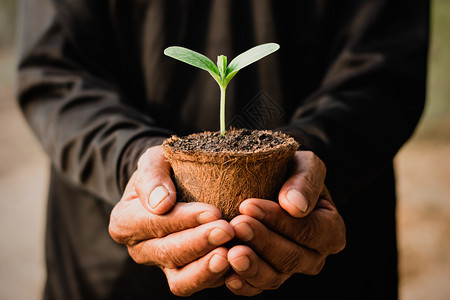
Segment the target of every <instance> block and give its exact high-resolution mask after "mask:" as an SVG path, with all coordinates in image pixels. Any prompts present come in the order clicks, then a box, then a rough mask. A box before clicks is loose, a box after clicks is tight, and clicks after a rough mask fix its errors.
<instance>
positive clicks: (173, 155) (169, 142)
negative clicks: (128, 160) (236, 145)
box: [162, 131, 299, 163]
mask: <svg viewBox="0 0 450 300" xmlns="http://www.w3.org/2000/svg"><path fill="white" fill-rule="evenodd" d="M264 132H267V133H271V134H272V133H273V132H272V131H264ZM204 133H209V132H204ZM194 134H195V133H194ZM280 134H281V136H282V137H283V138H285V143H283V144H280V145H277V146H275V147H271V148H268V149H256V150H254V151H221V152H212V151H205V150H189V151H187V150H179V149H177V150H175V149H174V147H173V143H174V142H175V141H177V140H179V139H180V137H178V136H176V135H173V136H172V137H170V138H168V139H166V140H165V141H164V142H163V144H162V148H163V151H164V153H165V155H166V158H167V159H168V160H172V159H175V160H178V161H191V162H208V163H224V162H227V161H230V160H241V159H245V160H249V161H258V160H264V159H267V158H269V157H271V156H275V155H277V154H281V153H290V152H295V151H297V149H298V148H299V144H298V143H297V142H296V141H295V140H294V138H292V137H291V136H289V135H287V134H284V133H280Z"/></svg>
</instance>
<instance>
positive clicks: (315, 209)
mask: <svg viewBox="0 0 450 300" xmlns="http://www.w3.org/2000/svg"><path fill="white" fill-rule="evenodd" d="M325 173H326V168H325V165H324V164H323V163H322V161H321V160H320V159H319V158H318V157H317V156H316V155H314V154H313V153H312V152H309V151H297V152H296V154H295V160H294V166H293V168H292V173H291V174H290V177H289V178H288V180H287V181H286V182H285V183H284V185H283V186H282V188H281V190H280V192H279V195H278V203H277V202H274V201H270V200H264V199H247V200H245V201H244V202H242V204H241V205H240V207H239V211H240V213H241V214H240V215H238V216H237V217H235V218H234V219H232V220H231V221H230V222H227V221H225V220H223V219H222V218H221V213H220V212H219V210H218V209H217V208H215V207H214V206H211V205H208V204H204V203H198V202H191V203H183V202H177V201H176V200H177V199H176V198H177V197H176V190H175V186H174V184H173V182H172V179H171V167H170V165H169V163H168V162H167V161H166V160H165V158H164V156H163V153H162V149H161V147H160V146H156V147H152V148H149V149H148V150H147V151H146V152H145V153H144V154H143V155H142V156H141V157H140V159H139V162H138V168H137V170H136V171H135V173H134V174H133V176H132V177H131V179H130V180H129V182H128V185H127V187H126V189H125V192H124V193H123V196H122V199H121V200H120V202H119V203H118V204H117V205H116V206H115V208H114V209H113V211H112V213H111V220H110V225H109V232H110V235H111V236H112V238H113V239H114V240H115V241H116V242H118V243H121V244H125V245H126V246H127V248H128V252H129V254H130V256H131V257H132V258H133V259H134V261H136V262H137V263H139V264H144V265H156V266H159V267H160V268H161V269H162V270H163V271H164V273H165V275H166V277H167V281H168V284H169V287H170V289H171V291H172V293H174V294H175V295H178V296H189V295H191V294H193V293H195V292H198V291H200V290H203V289H206V288H214V287H219V286H222V285H223V284H225V285H226V286H227V288H228V289H229V290H231V291H232V292H233V293H234V294H237V295H243V296H252V295H256V294H259V293H261V292H262V291H264V290H272V289H277V288H278V287H280V286H281V285H282V284H283V282H285V281H286V280H287V279H288V278H289V277H291V276H292V275H293V274H296V273H302V274H307V275H315V274H318V273H319V272H320V271H321V270H322V268H323V266H324V264H325V259H326V257H327V256H328V255H330V254H335V253H338V252H340V251H341V250H342V249H343V248H344V247H345V225H344V221H343V219H342V217H341V215H340V214H339V212H338V211H337V209H336V206H335V205H334V203H333V201H332V200H331V197H330V194H329V192H328V190H327V188H326V187H325V184H324V181H325ZM233 239H236V240H238V241H239V243H236V245H235V246H233V247H231V248H230V249H229V248H227V247H226V244H227V243H228V242H229V241H231V240H233Z"/></svg>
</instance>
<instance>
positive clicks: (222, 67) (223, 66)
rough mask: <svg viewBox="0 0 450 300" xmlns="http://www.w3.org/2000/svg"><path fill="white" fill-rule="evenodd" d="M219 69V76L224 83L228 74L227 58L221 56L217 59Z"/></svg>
mask: <svg viewBox="0 0 450 300" xmlns="http://www.w3.org/2000/svg"><path fill="white" fill-rule="evenodd" d="M217 67H218V68H219V74H220V77H221V78H222V81H223V80H224V79H225V77H226V72H227V57H226V56H224V55H219V56H218V57H217Z"/></svg>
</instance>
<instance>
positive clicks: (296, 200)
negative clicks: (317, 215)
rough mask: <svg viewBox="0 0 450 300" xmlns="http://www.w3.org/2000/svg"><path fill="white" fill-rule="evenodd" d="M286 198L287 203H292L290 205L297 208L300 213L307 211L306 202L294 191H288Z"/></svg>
mask: <svg viewBox="0 0 450 300" xmlns="http://www.w3.org/2000/svg"><path fill="white" fill-rule="evenodd" d="M286 198H287V200H288V201H289V202H291V203H292V205H294V206H295V207H297V208H298V209H299V210H301V211H302V212H306V210H308V202H307V201H306V199H305V197H304V196H303V195H302V194H301V193H300V192H299V191H297V190H296V189H290V190H289V191H288V192H287V194H286Z"/></svg>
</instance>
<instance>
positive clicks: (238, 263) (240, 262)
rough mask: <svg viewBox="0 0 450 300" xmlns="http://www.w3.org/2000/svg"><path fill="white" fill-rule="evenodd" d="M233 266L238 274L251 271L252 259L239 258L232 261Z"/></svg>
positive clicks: (246, 257)
mask: <svg viewBox="0 0 450 300" xmlns="http://www.w3.org/2000/svg"><path fill="white" fill-rule="evenodd" d="M230 263H231V266H232V267H233V269H234V270H235V271H237V272H245V271H247V270H248V269H250V259H249V258H248V256H247V255H243V256H239V257H237V258H235V259H233V260H232V261H230Z"/></svg>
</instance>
